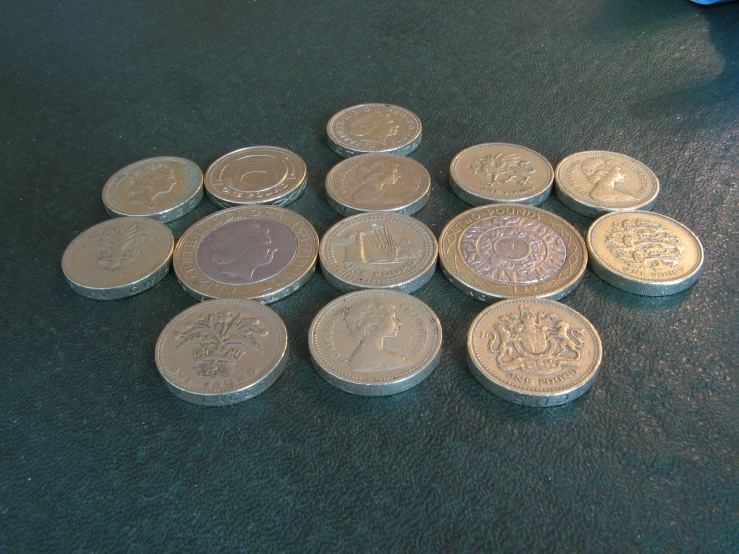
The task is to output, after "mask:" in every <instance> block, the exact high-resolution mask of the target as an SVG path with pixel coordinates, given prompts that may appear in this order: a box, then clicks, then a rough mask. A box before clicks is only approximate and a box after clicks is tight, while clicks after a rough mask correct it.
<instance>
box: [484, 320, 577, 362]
mask: <svg viewBox="0 0 739 554" xmlns="http://www.w3.org/2000/svg"><path fill="white" fill-rule="evenodd" d="M492 327H493V329H492V330H491V331H488V332H484V333H483V338H487V340H488V343H487V349H488V351H489V352H491V353H493V354H496V358H495V360H496V362H497V363H498V367H499V368H500V369H502V370H503V371H516V370H520V371H523V372H525V373H530V374H534V375H546V374H550V373H556V372H558V371H561V370H562V367H563V366H575V367H577V366H579V365H580V362H581V356H582V349H583V336H584V335H583V332H582V330H580V329H573V328H571V327H570V325H569V323H567V322H566V321H565V320H564V319H562V318H561V317H559V316H558V315H556V314H553V313H549V312H538V313H534V311H532V310H531V308H529V307H527V306H525V305H522V306H520V307H519V313H518V314H515V313H510V314H508V315H505V316H502V317H501V318H500V319H498V321H497V322H496V323H494V324H493V326H492Z"/></svg>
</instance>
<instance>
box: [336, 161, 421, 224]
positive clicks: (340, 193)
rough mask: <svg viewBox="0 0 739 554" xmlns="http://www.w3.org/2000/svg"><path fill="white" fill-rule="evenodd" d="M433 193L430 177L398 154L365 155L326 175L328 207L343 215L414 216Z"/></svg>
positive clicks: (338, 165)
mask: <svg viewBox="0 0 739 554" xmlns="http://www.w3.org/2000/svg"><path fill="white" fill-rule="evenodd" d="M430 192H431V176H430V175H429V172H428V171H426V168H425V167H423V166H422V165H421V164H420V163H418V162H417V161H416V160H413V159H411V158H406V157H405V156H398V155H396V154H384V153H380V154H362V155H359V156H354V157H353V158H349V159H348V160H344V161H343V162H341V163H339V164H337V165H336V166H334V168H333V169H331V171H329V173H328V175H327V176H326V196H327V199H328V203H329V205H330V206H331V207H332V208H333V209H334V210H336V211H337V212H339V213H340V214H341V215H352V214H356V213H360V212H373V211H388V212H397V213H402V214H406V215H412V214H414V213H416V212H417V211H419V210H420V209H421V208H423V207H424V206H425V205H426V203H427V202H428V199H429V193H430Z"/></svg>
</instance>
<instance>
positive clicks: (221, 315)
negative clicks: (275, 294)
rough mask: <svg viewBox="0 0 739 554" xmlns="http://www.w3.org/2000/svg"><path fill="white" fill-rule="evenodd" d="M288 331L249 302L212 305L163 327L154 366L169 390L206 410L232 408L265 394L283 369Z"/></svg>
mask: <svg viewBox="0 0 739 554" xmlns="http://www.w3.org/2000/svg"><path fill="white" fill-rule="evenodd" d="M286 352H287V330H286V329H285V325H284V324H283V322H282V320H281V319H280V317H279V316H278V315H277V314H276V313H275V312H274V311H273V310H271V309H269V308H267V307H266V306H264V305H263V304H260V303H259V302H255V301H252V300H238V299H225V300H211V301H207V302H203V303H201V304H198V305H197V306H193V307H191V308H189V309H187V310H185V311H184V312H182V313H181V314H179V315H178V316H177V317H175V318H174V319H173V320H172V321H170V322H169V324H167V326H166V327H165V328H164V330H163V331H162V333H161V335H160V336H159V340H158V341H157V346H156V363H157V367H158V368H159V372H160V374H161V375H162V378H163V379H164V381H165V383H166V384H167V386H168V387H169V389H170V390H171V391H172V392H173V393H174V394H176V395H177V396H178V397H180V398H181V399H183V400H186V401H188V402H192V403H194V404H201V405H207V406H226V405H230V404H237V403H239V402H243V401H244V400H247V399H249V398H252V397H254V396H256V395H258V394H260V393H261V392H264V391H265V390H266V389H267V388H269V386H270V385H272V383H274V382H275V381H276V380H277V378H278V377H279V376H280V373H282V370H283V368H284V366H285V363H286Z"/></svg>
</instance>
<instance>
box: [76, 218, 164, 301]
mask: <svg viewBox="0 0 739 554" xmlns="http://www.w3.org/2000/svg"><path fill="white" fill-rule="evenodd" d="M173 248H174V237H173V236H172V231H170V230H169V229H168V228H167V226H166V225H164V224H163V223H161V222H159V221H156V220H154V219H149V218H143V217H127V218H116V219H111V220H109V221H104V222H102V223H99V224H97V225H95V226H93V227H90V228H89V229H87V230H86V231H84V232H82V233H81V234H80V235H78V236H77V237H76V238H75V239H74V240H73V241H72V242H71V243H70V244H69V246H68V247H67V250H66V251H65V252H64V256H62V270H63V272H64V276H65V277H66V278H67V282H68V283H69V285H70V286H71V287H72V289H73V290H74V291H75V292H77V293H79V294H81V295H82V296H86V297H88V298H92V299H94V300H116V299H119V298H125V297H126V296H132V295H134V294H138V293H140V292H143V291H145V290H147V289H149V288H151V287H153V286H154V285H156V284H157V283H158V282H159V281H161V280H162V279H163V278H164V276H165V275H166V274H167V272H168V271H169V262H170V260H171V259H172V251H173Z"/></svg>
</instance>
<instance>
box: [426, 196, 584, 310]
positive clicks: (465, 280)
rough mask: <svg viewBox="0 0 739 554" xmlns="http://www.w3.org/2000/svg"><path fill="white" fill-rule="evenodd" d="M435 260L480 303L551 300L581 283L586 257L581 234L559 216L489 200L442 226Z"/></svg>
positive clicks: (524, 206) (454, 281)
mask: <svg viewBox="0 0 739 554" xmlns="http://www.w3.org/2000/svg"><path fill="white" fill-rule="evenodd" d="M439 261H440V262H441V267H442V270H443V271H444V274H445V275H446V276H447V278H448V279H449V280H450V281H451V282H452V283H453V284H454V285H455V286H456V287H457V288H459V289H460V290H461V291H463V292H464V293H466V294H469V295H470V296H472V297H473V298H477V299H478V300H482V301H483V302H494V301H496V300H498V299H501V298H513V297H537V298H544V297H546V298H551V299H553V300H556V299H558V298H562V297H563V296H565V295H566V294H569V293H570V292H571V291H572V290H573V289H574V288H575V287H576V286H577V285H578V284H579V283H580V281H581V279H582V277H583V273H584V271H585V267H586V266H587V262H588V255H587V251H586V249H585V242H584V241H583V239H582V237H581V236H580V234H579V233H578V232H577V230H575V228H574V227H572V225H570V224H569V223H567V222H566V221H565V220H564V219H562V218H561V217H558V216H556V215H554V214H552V213H549V212H547V211H544V210H541V209H539V208H534V207H532V206H526V205H522V204H491V205H487V206H479V207H477V208H472V209H470V210H467V211H466V212H462V213H461V214H459V215H458V216H457V217H455V218H454V219H452V220H451V221H450V222H449V223H448V224H447V225H446V227H444V230H443V231H442V232H441V235H440V237H439Z"/></svg>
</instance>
